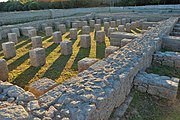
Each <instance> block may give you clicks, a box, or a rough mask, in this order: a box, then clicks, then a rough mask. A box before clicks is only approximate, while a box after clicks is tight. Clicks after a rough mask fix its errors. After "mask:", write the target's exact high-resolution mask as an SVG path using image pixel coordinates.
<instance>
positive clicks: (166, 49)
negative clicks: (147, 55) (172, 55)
mask: <svg viewBox="0 0 180 120" xmlns="http://www.w3.org/2000/svg"><path fill="white" fill-rule="evenodd" d="M167 51H170V52H180V51H174V50H172V49H170V48H162V49H161V52H167Z"/></svg>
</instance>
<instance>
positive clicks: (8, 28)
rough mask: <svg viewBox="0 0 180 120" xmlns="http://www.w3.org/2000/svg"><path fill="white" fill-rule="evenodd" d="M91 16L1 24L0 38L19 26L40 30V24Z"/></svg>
mask: <svg viewBox="0 0 180 120" xmlns="http://www.w3.org/2000/svg"><path fill="white" fill-rule="evenodd" d="M92 18H94V14H87V15H83V16H74V17H66V18H56V19H49V20H40V21H33V22H28V23H23V24H15V25H8V26H2V27H0V36H1V37H0V38H7V34H8V33H10V32H11V29H12V28H21V27H29V26H31V27H35V28H36V29H37V30H40V29H41V25H42V24H47V25H48V26H54V23H55V22H59V23H65V24H66V22H67V21H73V20H76V19H82V20H86V19H92ZM0 40H1V39H0Z"/></svg>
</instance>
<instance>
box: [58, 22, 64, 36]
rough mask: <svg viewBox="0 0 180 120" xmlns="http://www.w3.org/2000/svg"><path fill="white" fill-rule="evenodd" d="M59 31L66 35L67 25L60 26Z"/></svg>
mask: <svg viewBox="0 0 180 120" xmlns="http://www.w3.org/2000/svg"><path fill="white" fill-rule="evenodd" d="M58 28H59V31H61V33H62V34H65V33H66V25H65V24H61V25H59V26H58Z"/></svg>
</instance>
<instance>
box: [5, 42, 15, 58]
mask: <svg viewBox="0 0 180 120" xmlns="http://www.w3.org/2000/svg"><path fill="white" fill-rule="evenodd" d="M2 49H3V53H4V57H5V58H7V59H9V58H12V57H15V56H16V48H15V43H14V42H6V43H2Z"/></svg>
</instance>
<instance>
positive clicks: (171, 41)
mask: <svg viewBox="0 0 180 120" xmlns="http://www.w3.org/2000/svg"><path fill="white" fill-rule="evenodd" d="M162 47H163V48H165V49H170V50H174V51H180V37H176V36H165V37H163V46H162Z"/></svg>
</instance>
